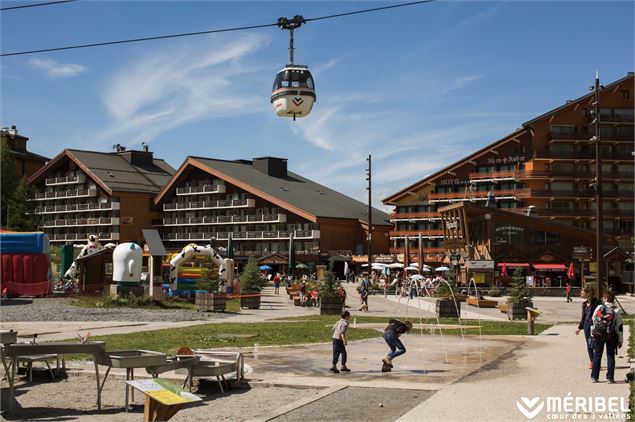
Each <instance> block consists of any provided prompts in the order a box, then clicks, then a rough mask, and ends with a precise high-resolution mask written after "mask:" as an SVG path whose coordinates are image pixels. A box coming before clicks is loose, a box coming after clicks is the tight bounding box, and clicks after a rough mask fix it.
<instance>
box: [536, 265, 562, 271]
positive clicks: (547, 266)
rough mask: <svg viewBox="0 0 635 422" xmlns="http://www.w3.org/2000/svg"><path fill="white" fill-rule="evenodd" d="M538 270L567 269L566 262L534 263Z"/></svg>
mask: <svg viewBox="0 0 635 422" xmlns="http://www.w3.org/2000/svg"><path fill="white" fill-rule="evenodd" d="M532 267H534V268H535V269H536V270H537V271H567V266H566V265H564V264H532Z"/></svg>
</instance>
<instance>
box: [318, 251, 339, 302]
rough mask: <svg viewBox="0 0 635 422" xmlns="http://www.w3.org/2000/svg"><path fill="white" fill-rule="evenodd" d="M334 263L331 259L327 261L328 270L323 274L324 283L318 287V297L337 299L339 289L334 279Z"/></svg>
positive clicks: (337, 282)
mask: <svg viewBox="0 0 635 422" xmlns="http://www.w3.org/2000/svg"><path fill="white" fill-rule="evenodd" d="M334 265H335V262H334V260H333V258H331V260H330V261H329V268H328V270H327V271H326V273H325V277H324V281H323V282H322V285H321V286H320V297H322V298H325V297H337V296H339V287H340V282H339V281H338V280H336V279H335V274H334V273H333V267H334Z"/></svg>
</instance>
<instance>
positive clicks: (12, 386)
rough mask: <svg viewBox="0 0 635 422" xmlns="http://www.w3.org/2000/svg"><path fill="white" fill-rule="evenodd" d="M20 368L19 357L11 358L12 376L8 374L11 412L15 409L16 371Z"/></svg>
mask: <svg viewBox="0 0 635 422" xmlns="http://www.w3.org/2000/svg"><path fill="white" fill-rule="evenodd" d="M17 366H18V357H17V356H15V357H13V358H11V375H9V374H7V377H8V378H9V405H8V406H7V407H8V408H9V410H11V409H13V402H14V401H15V371H16V367H17Z"/></svg>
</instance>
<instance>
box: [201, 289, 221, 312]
mask: <svg viewBox="0 0 635 422" xmlns="http://www.w3.org/2000/svg"><path fill="white" fill-rule="evenodd" d="M194 303H195V305H196V309H197V310H198V311H199V312H225V305H226V303H227V294H226V293H203V292H197V293H196V298H195V300H194Z"/></svg>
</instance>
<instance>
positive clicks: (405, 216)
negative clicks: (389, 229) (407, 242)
mask: <svg viewBox="0 0 635 422" xmlns="http://www.w3.org/2000/svg"><path fill="white" fill-rule="evenodd" d="M440 219H441V214H440V213H438V212H403V213H398V212H394V213H392V214H390V221H395V220H440Z"/></svg>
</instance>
